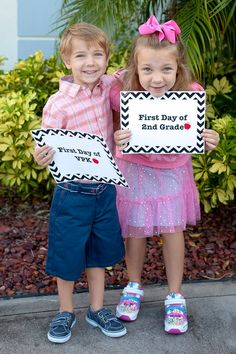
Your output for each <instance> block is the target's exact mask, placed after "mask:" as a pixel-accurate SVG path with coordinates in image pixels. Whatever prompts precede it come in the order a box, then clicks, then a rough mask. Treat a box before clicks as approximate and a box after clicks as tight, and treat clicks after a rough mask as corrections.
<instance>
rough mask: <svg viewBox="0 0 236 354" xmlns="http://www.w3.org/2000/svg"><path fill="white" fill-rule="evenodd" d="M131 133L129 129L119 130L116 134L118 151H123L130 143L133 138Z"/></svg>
mask: <svg viewBox="0 0 236 354" xmlns="http://www.w3.org/2000/svg"><path fill="white" fill-rule="evenodd" d="M131 135H132V134H131V131H130V130H129V129H122V130H121V129H119V130H117V131H116V132H115V133H114V140H115V144H116V145H117V146H118V149H119V150H120V151H122V150H123V149H124V148H125V147H126V146H127V143H128V141H129V140H130V138H131Z"/></svg>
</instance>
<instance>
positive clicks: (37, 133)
mask: <svg viewBox="0 0 236 354" xmlns="http://www.w3.org/2000/svg"><path fill="white" fill-rule="evenodd" d="M31 133H32V136H33V138H34V140H35V141H36V143H37V144H38V146H40V147H42V146H43V145H45V142H44V137H45V135H59V136H69V137H77V138H85V137H86V138H88V139H89V140H95V141H97V142H99V143H100V144H101V145H102V147H103V149H104V151H105V153H106V155H107V158H108V159H109V162H110V163H111V165H112V167H113V168H114V170H115V172H116V175H117V178H107V177H99V176H91V175H89V174H80V173H77V174H73V175H72V174H67V175H62V174H61V173H60V171H59V169H58V167H57V166H56V164H55V162H52V163H51V164H50V165H49V166H48V167H49V169H50V172H51V174H52V176H53V177H54V179H55V181H56V182H57V183H61V182H66V181H73V180H78V179H84V180H89V181H95V182H102V183H109V184H115V185H120V186H123V187H128V183H127V181H126V180H125V178H124V176H123V175H122V173H121V171H120V170H119V168H118V166H117V164H116V162H115V160H114V158H113V156H112V154H111V152H110V150H109V148H108V146H107V144H106V142H105V140H104V139H103V138H102V137H99V136H97V135H93V134H89V133H84V132H81V131H73V130H65V129H38V130H32V132H31Z"/></svg>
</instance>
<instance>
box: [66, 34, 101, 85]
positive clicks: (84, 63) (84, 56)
mask: <svg viewBox="0 0 236 354" xmlns="http://www.w3.org/2000/svg"><path fill="white" fill-rule="evenodd" d="M64 63H65V65H66V67H67V68H68V69H71V71H72V75H73V78H74V83H76V84H78V85H82V86H87V87H89V88H90V90H92V89H93V88H94V87H95V86H96V84H97V83H98V82H99V80H100V78H101V76H102V75H103V74H104V73H105V71H106V68H107V64H108V58H107V57H106V53H105V51H104V49H103V48H102V47H100V46H99V45H98V44H97V43H87V42H85V41H83V40H81V39H76V38H73V39H72V42H71V53H70V54H69V55H68V56H67V57H66V59H65V62H64Z"/></svg>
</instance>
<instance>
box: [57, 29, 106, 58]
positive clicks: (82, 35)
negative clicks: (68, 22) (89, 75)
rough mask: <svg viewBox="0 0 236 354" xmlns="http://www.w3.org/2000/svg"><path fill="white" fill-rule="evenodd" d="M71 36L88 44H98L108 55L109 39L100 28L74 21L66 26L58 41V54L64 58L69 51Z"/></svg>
mask: <svg viewBox="0 0 236 354" xmlns="http://www.w3.org/2000/svg"><path fill="white" fill-rule="evenodd" d="M73 38H77V39H80V40H83V41H85V42H87V43H88V44H89V45H92V44H98V45H99V46H100V47H101V48H103V50H104V51H105V53H106V57H107V58H108V57H109V50H110V48H109V41H108V38H107V35H106V33H105V32H104V31H103V30H101V29H100V28H98V27H96V26H94V25H92V24H90V23H86V22H80V23H75V24H73V25H72V26H70V27H68V28H67V29H66V30H65V31H64V33H63V35H62V38H61V41H60V54H61V58H62V60H64V59H65V58H66V57H67V56H68V55H70V53H71V42H72V39H73Z"/></svg>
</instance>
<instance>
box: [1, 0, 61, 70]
mask: <svg viewBox="0 0 236 354" xmlns="http://www.w3.org/2000/svg"><path fill="white" fill-rule="evenodd" d="M61 5H62V0H0V56H4V57H6V58H7V61H6V62H5V65H4V66H2V67H0V69H4V70H10V69H12V68H13V67H14V65H15V64H16V63H17V61H18V60H20V59H25V58H27V57H28V56H29V55H31V54H34V53H35V51H37V50H41V51H42V52H43V53H44V56H45V58H48V57H49V56H50V55H51V54H55V49H56V45H55V44H56V40H57V36H58V33H55V32H54V33H53V32H52V29H53V26H54V25H53V22H55V21H56V20H57V18H58V16H59V11H60V8H61Z"/></svg>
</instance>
